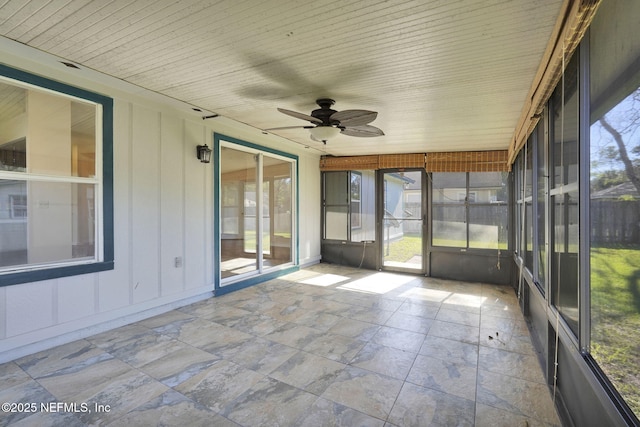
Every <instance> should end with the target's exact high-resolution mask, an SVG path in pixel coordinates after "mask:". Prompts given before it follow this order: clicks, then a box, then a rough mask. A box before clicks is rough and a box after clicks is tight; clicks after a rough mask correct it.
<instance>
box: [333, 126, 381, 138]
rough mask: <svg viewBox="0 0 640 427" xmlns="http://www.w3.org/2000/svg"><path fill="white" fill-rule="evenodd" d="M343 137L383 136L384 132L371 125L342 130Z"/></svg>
mask: <svg viewBox="0 0 640 427" xmlns="http://www.w3.org/2000/svg"><path fill="white" fill-rule="evenodd" d="M342 134H343V135H348V136H359V137H365V138H366V137H372V136H382V135H384V132H382V129H378V128H377V127H375V126H371V125H362V126H349V127H346V128H344V129H342Z"/></svg>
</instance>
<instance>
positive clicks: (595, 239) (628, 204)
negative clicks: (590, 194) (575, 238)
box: [590, 200, 640, 245]
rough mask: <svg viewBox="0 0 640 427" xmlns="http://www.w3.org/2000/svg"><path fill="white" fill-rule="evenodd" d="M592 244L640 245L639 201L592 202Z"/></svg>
mask: <svg viewBox="0 0 640 427" xmlns="http://www.w3.org/2000/svg"><path fill="white" fill-rule="evenodd" d="M590 215H591V243H595V244H598V243H621V244H635V245H637V244H640V201H639V200H591V209H590Z"/></svg>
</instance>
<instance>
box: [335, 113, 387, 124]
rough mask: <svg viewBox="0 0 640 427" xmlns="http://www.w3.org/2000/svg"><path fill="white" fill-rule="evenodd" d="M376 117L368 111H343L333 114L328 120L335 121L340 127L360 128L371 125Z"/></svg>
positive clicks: (376, 115) (376, 114)
mask: <svg viewBox="0 0 640 427" xmlns="http://www.w3.org/2000/svg"><path fill="white" fill-rule="evenodd" d="M376 117H378V113H377V112H376V111H368V110H343V111H338V112H337V113H333V114H332V115H331V117H330V120H337V121H339V122H340V126H360V125H366V124H367V123H371V122H372V121H374V120H375V119H376Z"/></svg>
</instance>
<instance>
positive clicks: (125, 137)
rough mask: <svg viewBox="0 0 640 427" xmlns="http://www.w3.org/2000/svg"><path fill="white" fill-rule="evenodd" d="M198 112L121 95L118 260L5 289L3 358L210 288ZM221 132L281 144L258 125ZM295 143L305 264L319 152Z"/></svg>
mask: <svg viewBox="0 0 640 427" xmlns="http://www.w3.org/2000/svg"><path fill="white" fill-rule="evenodd" d="M197 120H198V118H197V117H196V118H186V117H185V116H184V115H181V114H179V113H175V112H173V111H172V110H167V109H166V108H165V107H163V106H162V105H158V106H156V107H154V105H153V104H148V103H134V102H131V101H129V100H127V99H126V98H125V97H120V98H118V97H116V98H115V99H114V127H113V131H114V153H113V154H114V251H115V267H114V269H113V270H109V271H104V272H100V273H92V274H85V275H79V276H72V277H65V278H59V279H52V280H45V281H39V282H34V283H25V284H19V285H13V286H5V287H2V288H0V363H2V362H4V361H8V360H12V359H14V358H16V357H19V356H21V355H24V354H29V353H33V352H35V351H39V350H42V349H46V348H50V347H52V346H55V345H58V344H61V343H63V342H67V341H71V340H74V339H78V338H81V337H84V336H88V335H91V334H94V333H97V332H101V331H103V330H107V329H111V328H113V327H117V326H120V325H124V324H127V323H130V322H133V321H136V320H139V319H142V318H145V317H149V316H151V315H154V314H156V313H159V312H162V311H166V310H168V309H170V308H172V307H176V306H180V305H184V304H186V303H190V302H193V301H197V300H199V299H202V298H207V297H209V296H211V295H212V291H213V289H214V285H213V270H214V260H213V259H212V257H213V244H214V242H213V241H212V238H213V237H212V233H213V221H214V220H215V219H216V218H215V215H214V212H213V200H212V198H213V168H212V165H211V164H202V163H200V161H199V160H198V159H197V158H196V153H195V147H196V145H202V144H208V145H209V146H212V139H213V132H214V130H215V131H217V129H214V128H213V127H211V126H214V125H216V124H215V122H214V123H211V122H198V121H197ZM222 127H224V126H222ZM222 131H223V132H224V133H225V134H228V135H234V136H235V135H237V136H238V137H239V138H245V139H247V140H250V141H251V142H255V143H260V144H263V145H265V146H275V147H278V148H279V149H283V148H282V145H281V144H282V141H280V142H278V140H275V139H274V138H269V139H267V140H263V138H265V137H262V136H260V134H259V133H258V134H256V133H250V132H249V131H247V130H243V129H226V128H225V129H222ZM285 150H286V149H285ZM296 151H298V152H295V153H293V154H296V155H298V156H299V162H300V164H299V170H300V177H299V180H298V185H299V186H300V192H299V194H300V195H301V197H302V200H300V202H299V206H300V208H301V209H302V212H300V215H299V218H300V219H299V221H300V234H299V248H300V249H299V251H300V252H299V253H300V263H301V264H308V263H313V262H317V261H319V259H320V238H319V228H320V225H319V224H320V202H319V200H320V171H319V167H318V164H319V158H320V156H319V154H314V153H310V152H309V151H304V150H302V149H300V150H296ZM176 258H179V261H181V266H178V267H176Z"/></svg>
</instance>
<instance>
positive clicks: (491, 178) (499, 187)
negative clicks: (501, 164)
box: [469, 172, 509, 203]
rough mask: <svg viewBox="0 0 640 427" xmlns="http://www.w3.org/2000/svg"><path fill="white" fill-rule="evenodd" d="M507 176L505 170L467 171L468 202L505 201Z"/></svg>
mask: <svg viewBox="0 0 640 427" xmlns="http://www.w3.org/2000/svg"><path fill="white" fill-rule="evenodd" d="M508 176H509V174H508V173H507V172H471V173H469V203H501V202H503V203H506V202H507V200H508V199H507V196H508V191H507V183H508V181H507V179H508ZM472 194H474V197H471V195H472Z"/></svg>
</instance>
